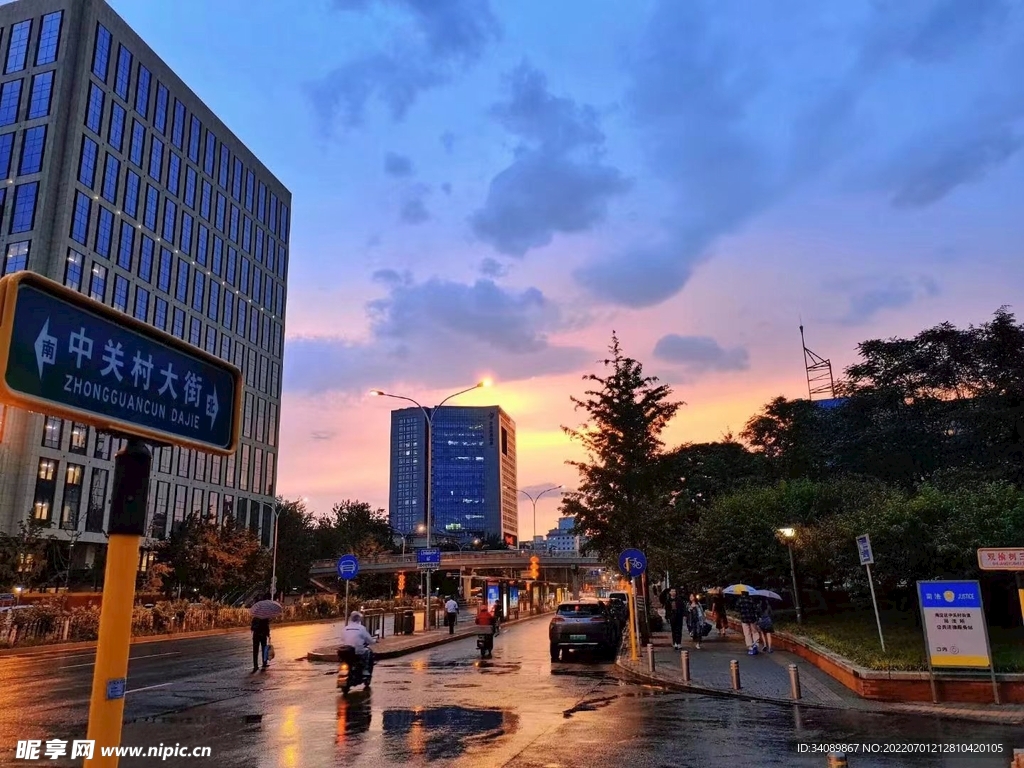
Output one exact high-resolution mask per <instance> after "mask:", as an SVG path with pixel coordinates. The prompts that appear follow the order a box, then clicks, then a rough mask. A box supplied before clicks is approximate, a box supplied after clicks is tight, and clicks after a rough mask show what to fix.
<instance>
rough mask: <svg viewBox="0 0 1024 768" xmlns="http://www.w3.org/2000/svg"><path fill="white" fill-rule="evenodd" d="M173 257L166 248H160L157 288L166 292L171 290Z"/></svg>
mask: <svg viewBox="0 0 1024 768" xmlns="http://www.w3.org/2000/svg"><path fill="white" fill-rule="evenodd" d="M172 261H173V257H172V256H171V252H170V251H168V250H167V249H166V248H161V249H160V273H159V274H158V275H157V288H159V289H160V290H161V291H163V292H164V293H170V292H171V265H172Z"/></svg>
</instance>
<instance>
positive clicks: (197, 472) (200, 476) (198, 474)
mask: <svg viewBox="0 0 1024 768" xmlns="http://www.w3.org/2000/svg"><path fill="white" fill-rule="evenodd" d="M193 470H194V472H193V474H192V479H193V480H199V481H200V482H203V483H205V482H206V454H205V453H203V452H202V451H196V463H195V466H194V467H193Z"/></svg>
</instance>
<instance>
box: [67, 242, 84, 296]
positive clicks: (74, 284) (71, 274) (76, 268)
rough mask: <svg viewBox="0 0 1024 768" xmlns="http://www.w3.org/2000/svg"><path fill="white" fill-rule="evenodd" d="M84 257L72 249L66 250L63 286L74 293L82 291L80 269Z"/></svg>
mask: <svg viewBox="0 0 1024 768" xmlns="http://www.w3.org/2000/svg"><path fill="white" fill-rule="evenodd" d="M84 264H85V256H83V255H82V254H80V253H79V252H78V251H76V250H75V249H74V248H68V257H67V261H66V262H65V264H64V285H65V286H67V287H68V288H71V289H72V290H75V291H80V290H82V269H83V267H84Z"/></svg>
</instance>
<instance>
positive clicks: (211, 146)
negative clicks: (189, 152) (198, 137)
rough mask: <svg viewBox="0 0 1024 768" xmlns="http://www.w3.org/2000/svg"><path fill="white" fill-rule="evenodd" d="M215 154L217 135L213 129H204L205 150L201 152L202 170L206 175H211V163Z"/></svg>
mask: <svg viewBox="0 0 1024 768" xmlns="http://www.w3.org/2000/svg"><path fill="white" fill-rule="evenodd" d="M216 155H217V137H216V136H214V135H213V131H210V130H207V131H206V151H205V152H204V154H203V171H204V172H205V173H206V175H207V176H210V177H211V178H212V177H213V163H214V158H215V157H216Z"/></svg>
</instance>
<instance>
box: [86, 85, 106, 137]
mask: <svg viewBox="0 0 1024 768" xmlns="http://www.w3.org/2000/svg"><path fill="white" fill-rule="evenodd" d="M102 122H103V89H101V88H100V87H99V86H98V85H96V83H89V106H88V107H86V111H85V126H86V127H87V128H88V129H89V130H90V131H92V132H93V133H97V134H98V133H99V132H100V125H101V124H102Z"/></svg>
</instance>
